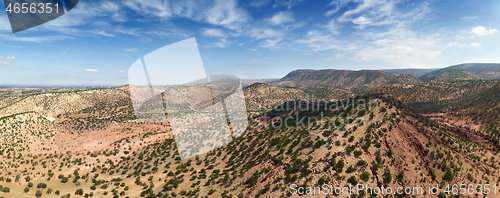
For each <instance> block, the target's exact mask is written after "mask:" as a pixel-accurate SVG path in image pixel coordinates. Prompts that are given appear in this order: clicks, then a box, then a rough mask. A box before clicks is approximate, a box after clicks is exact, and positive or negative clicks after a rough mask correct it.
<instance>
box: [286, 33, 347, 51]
mask: <svg viewBox="0 0 500 198" xmlns="http://www.w3.org/2000/svg"><path fill="white" fill-rule="evenodd" d="M295 42H296V43H298V44H304V45H306V46H307V47H309V48H312V49H313V51H315V52H318V51H323V50H330V49H339V48H340V47H341V45H340V44H339V42H338V41H337V40H336V39H335V38H333V37H332V36H331V34H325V33H323V32H322V31H319V30H310V31H308V32H307V34H306V35H305V36H304V38H302V39H298V40H296V41H295Z"/></svg>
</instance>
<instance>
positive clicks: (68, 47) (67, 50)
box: [61, 46, 71, 55]
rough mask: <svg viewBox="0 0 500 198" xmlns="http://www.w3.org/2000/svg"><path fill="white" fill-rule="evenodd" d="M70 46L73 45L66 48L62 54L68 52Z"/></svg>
mask: <svg viewBox="0 0 500 198" xmlns="http://www.w3.org/2000/svg"><path fill="white" fill-rule="evenodd" d="M69 48H71V46H69V47H68V48H67V49H66V50H64V52H63V53H62V54H61V55H64V54H66V52H68V50H69Z"/></svg>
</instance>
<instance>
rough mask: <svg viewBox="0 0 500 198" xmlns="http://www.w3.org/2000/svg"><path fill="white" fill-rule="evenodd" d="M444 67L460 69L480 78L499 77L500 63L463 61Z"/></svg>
mask: <svg viewBox="0 0 500 198" xmlns="http://www.w3.org/2000/svg"><path fill="white" fill-rule="evenodd" d="M445 69H460V70H463V71H466V72H470V73H471V74H473V75H475V76H478V77H481V78H499V77H500V64H499V63H464V64H460V65H455V66H450V67H447V68H445Z"/></svg>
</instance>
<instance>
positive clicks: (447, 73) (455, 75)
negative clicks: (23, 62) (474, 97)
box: [419, 67, 480, 82]
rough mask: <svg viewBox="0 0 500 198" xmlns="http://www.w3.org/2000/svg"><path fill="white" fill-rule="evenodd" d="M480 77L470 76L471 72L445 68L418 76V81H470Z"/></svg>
mask: <svg viewBox="0 0 500 198" xmlns="http://www.w3.org/2000/svg"><path fill="white" fill-rule="evenodd" d="M478 78H480V77H478V76H476V75H474V74H472V73H471V72H468V71H464V70H461V69H456V68H451V67H447V68H444V69H440V70H436V71H433V72H430V73H427V74H425V75H423V76H420V77H419V79H420V80H422V81H424V82H429V81H450V80H470V79H478Z"/></svg>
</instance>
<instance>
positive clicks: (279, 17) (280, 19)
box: [267, 12, 295, 25]
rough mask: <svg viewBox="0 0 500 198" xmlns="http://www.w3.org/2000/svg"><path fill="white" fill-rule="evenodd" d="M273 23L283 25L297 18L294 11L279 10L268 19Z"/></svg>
mask: <svg viewBox="0 0 500 198" xmlns="http://www.w3.org/2000/svg"><path fill="white" fill-rule="evenodd" d="M267 20H268V21H269V23H270V24H272V25H282V24H285V23H289V22H293V21H294V20H295V19H294V18H293V14H292V12H278V13H276V14H274V15H273V17H271V18H269V19H267Z"/></svg>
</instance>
